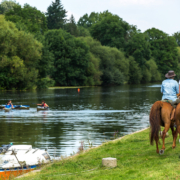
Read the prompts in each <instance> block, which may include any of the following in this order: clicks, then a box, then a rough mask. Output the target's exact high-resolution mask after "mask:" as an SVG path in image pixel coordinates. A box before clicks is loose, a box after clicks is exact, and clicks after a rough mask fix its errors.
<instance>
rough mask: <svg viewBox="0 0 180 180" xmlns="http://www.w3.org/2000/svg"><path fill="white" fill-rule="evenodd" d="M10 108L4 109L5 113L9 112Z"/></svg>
mask: <svg viewBox="0 0 180 180" xmlns="http://www.w3.org/2000/svg"><path fill="white" fill-rule="evenodd" d="M11 109H12V108H4V111H5V112H9V111H10V110H11Z"/></svg>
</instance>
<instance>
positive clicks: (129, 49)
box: [125, 33, 151, 67]
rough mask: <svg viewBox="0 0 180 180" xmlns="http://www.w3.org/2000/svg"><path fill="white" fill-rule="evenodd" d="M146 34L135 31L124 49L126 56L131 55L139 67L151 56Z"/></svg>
mask: <svg viewBox="0 0 180 180" xmlns="http://www.w3.org/2000/svg"><path fill="white" fill-rule="evenodd" d="M147 40H148V36H146V35H145V34H142V33H136V34H135V35H134V36H133V37H132V38H131V39H130V40H129V41H128V43H127V45H126V48H125V51H126V55H127V56H133V57H134V59H135V61H136V62H137V63H138V64H139V67H143V66H144V65H145V64H146V61H147V60H149V59H150V58H151V49H150V47H151V45H150V43H149V42H148V41H147Z"/></svg>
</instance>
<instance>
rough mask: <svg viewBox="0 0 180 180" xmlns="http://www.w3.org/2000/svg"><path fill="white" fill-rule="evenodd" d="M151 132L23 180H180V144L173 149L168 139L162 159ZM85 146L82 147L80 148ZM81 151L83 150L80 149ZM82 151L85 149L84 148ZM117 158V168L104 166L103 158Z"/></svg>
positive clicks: (56, 164) (65, 160) (59, 163)
mask: <svg viewBox="0 0 180 180" xmlns="http://www.w3.org/2000/svg"><path fill="white" fill-rule="evenodd" d="M149 132H150V129H149V128H148V129H146V130H144V131H141V132H138V133H135V134H130V135H126V136H125V137H123V138H122V139H117V140H115V141H110V142H106V143H104V144H102V145H101V146H99V147H97V148H91V149H89V150H87V151H83V150H82V151H80V153H79V155H75V156H72V157H69V158H62V160H61V161H57V162H54V163H52V164H51V165H48V166H45V167H44V168H42V171H40V172H38V173H35V174H33V173H30V174H27V176H25V177H22V178H20V180H31V179H33V180H46V179H53V180H56V179H57V180H59V179H61V180H76V179H77V180H85V179H87V180H89V179H93V180H99V179H108V180H109V179H127V180H128V179H137V180H139V179H158V180H164V179H180V174H179V171H180V151H179V149H180V144H179V143H178V142H177V147H176V148H175V149H172V135H171V131H170V130H169V136H168V137H167V138H166V144H165V145H166V150H165V152H164V154H163V155H159V154H157V153H156V147H155V144H154V146H151V145H150V142H149ZM81 146H82V145H81ZM79 149H80V148H79ZM81 149H82V148H81ZM106 157H113V158H117V167H116V168H107V167H103V166H102V158H106Z"/></svg>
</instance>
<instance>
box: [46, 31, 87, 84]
mask: <svg viewBox="0 0 180 180" xmlns="http://www.w3.org/2000/svg"><path fill="white" fill-rule="evenodd" d="M45 40H46V42H47V45H49V50H50V51H51V52H52V53H53V54H54V59H55V60H54V69H55V71H54V73H53V78H54V80H55V81H56V84H57V85H85V83H86V82H87V77H86V69H87V67H88V61H89V48H88V46H87V45H86V43H85V42H83V41H81V40H79V39H77V38H75V37H73V36H72V35H71V34H69V33H67V32H66V31H64V30H63V29H59V30H49V31H48V32H47V33H46V34H45Z"/></svg>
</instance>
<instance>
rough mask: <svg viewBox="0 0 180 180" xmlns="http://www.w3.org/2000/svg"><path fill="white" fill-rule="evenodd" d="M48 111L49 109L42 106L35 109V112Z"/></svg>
mask: <svg viewBox="0 0 180 180" xmlns="http://www.w3.org/2000/svg"><path fill="white" fill-rule="evenodd" d="M48 109H49V107H42V106H38V107H37V111H46V110H48Z"/></svg>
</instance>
